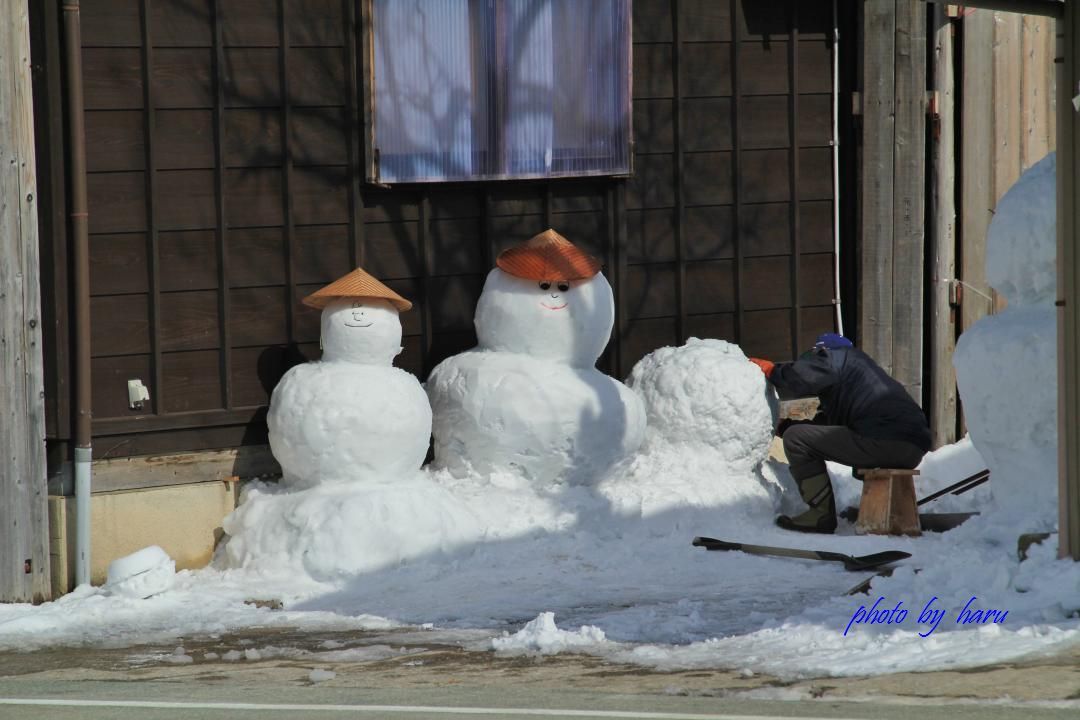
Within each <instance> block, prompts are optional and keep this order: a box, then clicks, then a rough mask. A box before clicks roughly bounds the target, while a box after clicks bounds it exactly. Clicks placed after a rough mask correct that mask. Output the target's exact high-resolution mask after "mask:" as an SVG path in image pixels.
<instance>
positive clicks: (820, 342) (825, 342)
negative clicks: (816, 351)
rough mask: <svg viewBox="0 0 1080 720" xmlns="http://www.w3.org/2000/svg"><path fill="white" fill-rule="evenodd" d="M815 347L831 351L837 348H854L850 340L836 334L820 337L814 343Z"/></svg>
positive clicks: (825, 334) (826, 334)
mask: <svg viewBox="0 0 1080 720" xmlns="http://www.w3.org/2000/svg"><path fill="white" fill-rule="evenodd" d="M814 347H823V348H828V349H829V350H835V349H836V348H849V347H853V345H852V343H851V341H850V340H848V339H847V338H846V337H844V336H843V335H837V334H836V333H831V332H830V333H824V334H822V335H819V336H818V339H817V342H816V343H814Z"/></svg>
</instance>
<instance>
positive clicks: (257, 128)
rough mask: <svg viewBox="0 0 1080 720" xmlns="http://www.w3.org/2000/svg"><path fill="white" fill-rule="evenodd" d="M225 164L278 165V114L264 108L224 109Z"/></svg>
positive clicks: (279, 122)
mask: <svg viewBox="0 0 1080 720" xmlns="http://www.w3.org/2000/svg"><path fill="white" fill-rule="evenodd" d="M225 164H226V165H228V166H229V167H278V166H279V165H281V114H280V113H277V112H273V111H271V112H267V111H266V110H251V109H230V110H226V111H225Z"/></svg>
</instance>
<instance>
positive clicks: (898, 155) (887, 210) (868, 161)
mask: <svg viewBox="0 0 1080 720" xmlns="http://www.w3.org/2000/svg"><path fill="white" fill-rule="evenodd" d="M863 18H864V22H863V33H864V42H863V48H864V51H863V183H864V188H865V190H864V194H863V213H862V217H863V223H862V258H861V262H860V271H861V272H860V280H861V282H860V288H861V293H862V297H861V299H860V303H859V307H860V311H859V344H860V346H861V347H862V349H863V350H865V351H866V352H867V353H869V354H870V355H871V356H872V357H874V358H875V359H876V360H877V361H878V362H879V363H880V364H881V366H882V367H883V368H885V369H886V370H887V371H888V372H889V373H890V374H892V375H893V377H895V378H896V379H897V380H899V381H900V383H902V384H903V385H904V387H905V388H907V391H908V392H909V393H910V394H911V395H912V397H914V398H915V400H916V401H918V402H920V403H921V402H922V401H923V397H922V393H923V387H922V370H923V367H922V357H923V304H924V303H923V272H924V267H925V265H924V248H925V220H926V210H925V201H924V199H925V196H926V158H925V151H926V5H925V3H923V2H920V1H918V0H866V3H865V4H864V6H863Z"/></svg>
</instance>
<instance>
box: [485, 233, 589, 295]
mask: <svg viewBox="0 0 1080 720" xmlns="http://www.w3.org/2000/svg"><path fill="white" fill-rule="evenodd" d="M495 264H496V265H498V266H499V269H500V270H502V271H503V272H507V273H510V274H511V275H514V276H516V277H519V278H525V279H526V280H538V281H539V280H550V281H551V282H561V281H565V280H584V279H586V278H591V277H592V276H593V275H595V274H596V273H598V272H600V261H599V260H597V259H596V258H594V257H593V256H592V255H589V254H588V253H585V252H583V251H582V250H580V249H579V248H578V247H577V246H575V245H574V244H573V243H572V242H570V241H569V240H567V239H566V238H564V237H563V236H562V235H560V234H559V233H557V232H555V231H554V230H551V229H548V230H545V231H544V232H542V233H540V234H539V235H536V236H535V237H532V238H530V239H529V240H527V241H526V242H524V243H522V244H521V245H518V246H517V247H512V248H510V249H509V250H503V251H502V252H501V253H499V257H498V258H497V259H496V260H495Z"/></svg>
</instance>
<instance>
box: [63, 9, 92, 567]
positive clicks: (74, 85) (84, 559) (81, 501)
mask: <svg viewBox="0 0 1080 720" xmlns="http://www.w3.org/2000/svg"><path fill="white" fill-rule="evenodd" d="M63 7H64V54H65V59H66V66H67V106H68V107H67V111H68V146H69V158H70V161H71V237H72V244H73V246H74V248H73V253H72V256H73V258H74V265H75V268H74V271H75V278H74V281H75V282H74V286H75V287H74V290H75V583H76V584H77V585H88V584H89V583H90V463H91V459H92V457H93V452H92V449H91V439H90V410H91V401H90V398H91V395H90V251H89V250H90V249H89V237H88V232H89V229H88V225H89V223H88V216H87V203H86V133H85V130H84V125H83V76H82V30H81V27H80V19H79V0H66V1H65V2H64V6H63Z"/></svg>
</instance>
